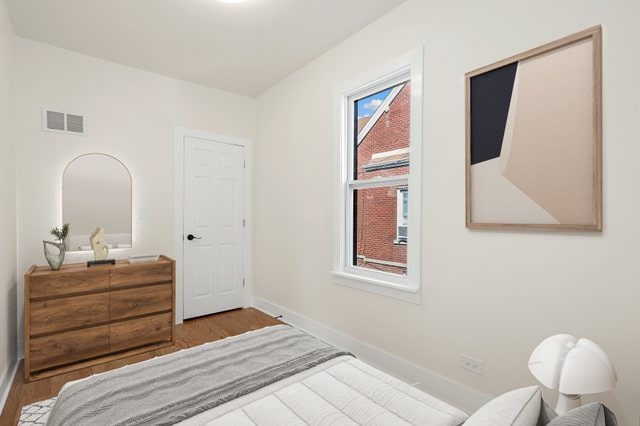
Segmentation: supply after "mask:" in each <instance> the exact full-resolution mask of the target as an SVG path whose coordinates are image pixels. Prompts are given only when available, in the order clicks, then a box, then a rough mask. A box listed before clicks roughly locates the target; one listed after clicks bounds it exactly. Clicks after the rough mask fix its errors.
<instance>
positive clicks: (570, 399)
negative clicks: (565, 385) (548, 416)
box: [555, 393, 582, 416]
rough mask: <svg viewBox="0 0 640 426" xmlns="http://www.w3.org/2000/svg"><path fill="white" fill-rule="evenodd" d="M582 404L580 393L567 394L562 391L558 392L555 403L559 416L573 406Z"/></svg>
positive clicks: (576, 406)
mask: <svg viewBox="0 0 640 426" xmlns="http://www.w3.org/2000/svg"><path fill="white" fill-rule="evenodd" d="M581 405H582V399H581V398H580V395H567V394H564V393H560V394H558V404H557V405H556V410H555V411H556V413H557V414H558V415H559V416H561V415H563V414H564V413H566V412H567V411H571V410H573V409H574V408H578V407H579V406H581Z"/></svg>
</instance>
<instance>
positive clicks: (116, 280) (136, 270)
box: [111, 262, 173, 288]
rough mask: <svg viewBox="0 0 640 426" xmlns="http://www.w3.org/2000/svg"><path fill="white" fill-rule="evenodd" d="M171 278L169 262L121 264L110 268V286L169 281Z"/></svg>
mask: <svg viewBox="0 0 640 426" xmlns="http://www.w3.org/2000/svg"><path fill="white" fill-rule="evenodd" d="M172 280H173V264H172V263H170V262H158V263H155V264H149V263H147V264H140V265H122V266H116V267H115V268H112V269H111V288H117V287H127V286H131V285H137V284H153V283H162V282H170V281H172Z"/></svg>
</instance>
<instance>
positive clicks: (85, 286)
mask: <svg viewBox="0 0 640 426" xmlns="http://www.w3.org/2000/svg"><path fill="white" fill-rule="evenodd" d="M108 288H109V269H108V268H100V267H97V268H95V269H90V268H87V269H86V270H84V271H74V272H64V271H59V272H52V273H49V274H46V275H32V276H31V277H30V278H29V298H31V299H33V298H36V297H53V296H62V295H68V294H73V293H84V292H88V291H95V290H107V289H108Z"/></svg>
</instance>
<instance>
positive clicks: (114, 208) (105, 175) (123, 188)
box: [62, 154, 131, 251]
mask: <svg viewBox="0 0 640 426" xmlns="http://www.w3.org/2000/svg"><path fill="white" fill-rule="evenodd" d="M62 222H63V223H69V224H70V227H69V236H68V237H67V242H66V245H67V250H68V251H89V250H91V243H90V242H89V236H90V235H91V233H92V232H93V231H94V230H95V229H96V228H98V227H100V228H103V229H104V231H105V236H106V241H107V243H108V245H109V247H110V248H130V247H131V175H130V174H129V170H127V168H126V167H125V165H124V164H122V163H121V162H120V161H119V160H118V159H116V158H114V157H112V156H110V155H106V154H85V155H81V156H80V157H78V158H76V159H74V160H73V161H71V162H70V163H69V164H68V165H67V168H66V169H65V170H64V174H63V176H62Z"/></svg>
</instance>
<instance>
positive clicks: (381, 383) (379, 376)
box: [180, 356, 468, 426]
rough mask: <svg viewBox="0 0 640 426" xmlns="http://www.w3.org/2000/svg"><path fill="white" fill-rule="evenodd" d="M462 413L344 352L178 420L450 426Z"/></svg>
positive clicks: (238, 424) (186, 425) (191, 424)
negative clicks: (300, 371) (341, 355)
mask: <svg viewBox="0 0 640 426" xmlns="http://www.w3.org/2000/svg"><path fill="white" fill-rule="evenodd" d="M467 417H468V416H467V415H466V414H465V413H464V412H462V411H460V410H458V409H457V408H455V407H452V406H451V405H449V404H446V403H445V402H442V401H440V400H439V399H436V398H434V397H432V396H431V395H428V394H426V393H424V392H422V391H421V390H419V389H416V388H415V387H413V386H410V385H408V384H406V383H404V382H402V381H400V380H398V379H396V378H394V377H391V376H389V375H388V374H386V373H383V372H382V371H380V370H377V369H375V368H373V367H371V366H369V365H367V364H365V363H364V362H362V361H360V360H357V359H354V358H353V357H350V356H343V357H339V358H336V359H333V360H331V361H328V362H325V363H323V364H321V365H318V366H316V367H314V368H311V369H309V370H307V371H304V372H302V373H298V374H296V375H294V376H291V377H289V378H287V379H284V380H281V381H279V382H276V383H273V384H271V385H269V386H266V387H264V388H262V389H260V390H258V391H256V392H253V393H250V394H248V395H245V396H243V397H240V398H237V399H235V400H232V401H229V402H227V403H225V404H223V405H220V406H218V407H216V408H213V409H211V410H208V411H205V412H203V413H201V414H199V415H197V416H194V417H191V418H190V419H187V420H185V421H183V422H181V423H180V425H182V426H195V425H207V426H219V425H233V426H243V425H274V426H276V425H278V426H280V425H305V424H307V425H327V424H331V425H354V424H366V425H381V426H391V425H409V424H413V425H428V426H440V425H442V426H456V425H460V424H462V423H463V422H464V421H465V420H466V419H467Z"/></svg>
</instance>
